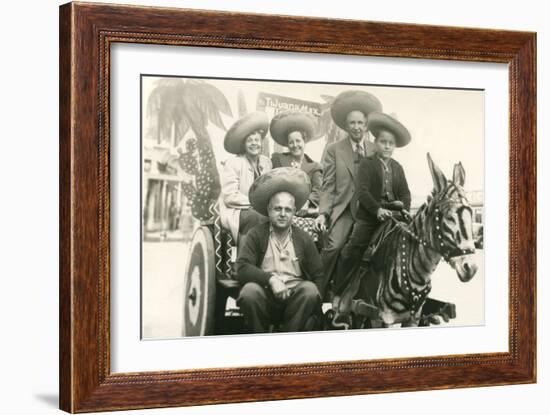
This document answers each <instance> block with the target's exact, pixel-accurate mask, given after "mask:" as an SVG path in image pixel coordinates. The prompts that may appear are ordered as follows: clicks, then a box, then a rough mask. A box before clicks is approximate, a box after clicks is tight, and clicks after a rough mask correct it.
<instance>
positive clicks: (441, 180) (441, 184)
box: [428, 153, 447, 193]
mask: <svg viewBox="0 0 550 415" xmlns="http://www.w3.org/2000/svg"><path fill="white" fill-rule="evenodd" d="M428 165H429V166H430V173H432V179H433V182H434V191H435V193H439V192H441V191H442V190H443V189H445V186H447V178H446V177H445V175H444V174H443V172H442V171H441V170H440V168H439V167H437V166H436V165H435V163H434V162H433V160H432V157H431V156H430V153H428Z"/></svg>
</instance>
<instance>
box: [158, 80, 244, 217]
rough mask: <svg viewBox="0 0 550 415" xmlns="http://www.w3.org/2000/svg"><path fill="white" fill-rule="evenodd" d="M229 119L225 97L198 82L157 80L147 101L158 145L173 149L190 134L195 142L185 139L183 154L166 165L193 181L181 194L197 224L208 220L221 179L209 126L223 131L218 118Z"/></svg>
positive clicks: (221, 122)
mask: <svg viewBox="0 0 550 415" xmlns="http://www.w3.org/2000/svg"><path fill="white" fill-rule="evenodd" d="M222 113H223V114H225V115H227V116H229V117H232V116H233V114H232V112H231V107H230V106H229V102H228V101H227V98H226V97H225V95H224V94H223V93H222V92H221V91H220V90H219V89H218V88H216V87H215V86H213V85H211V84H209V83H207V82H205V81H203V80H200V79H187V80H184V79H179V78H166V79H159V80H158V81H157V82H156V83H155V87H154V89H153V91H152V92H151V94H150V96H149V98H148V101H147V116H148V117H156V131H149V133H150V134H151V133H153V134H155V135H156V140H157V143H158V144H161V143H163V142H168V143H169V145H170V146H171V147H176V146H178V144H180V142H181V140H182V139H183V138H184V137H185V135H186V134H187V133H188V132H189V130H191V131H192V132H193V134H194V135H195V138H191V139H188V140H187V141H186V143H185V151H182V150H179V155H178V156H176V157H174V158H173V159H171V160H167V163H168V164H170V165H173V167H177V168H180V169H183V171H185V172H186V173H188V174H189V175H191V176H192V177H193V180H192V181H191V182H189V183H184V184H183V185H184V187H183V191H184V194H185V196H186V197H187V199H188V200H189V201H190V204H191V213H192V214H193V216H194V217H195V218H197V219H199V220H207V219H209V218H210V216H211V212H210V207H211V206H212V204H213V203H215V201H216V200H217V198H218V196H219V193H220V177H219V173H218V169H217V168H216V158H215V156H214V152H213V151H212V142H211V138H210V135H209V133H208V130H207V128H206V127H207V126H208V124H209V123H212V124H214V125H215V126H217V127H218V128H220V129H222V130H226V127H225V125H224V123H223V120H222V118H221V114H222Z"/></svg>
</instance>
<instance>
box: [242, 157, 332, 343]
mask: <svg viewBox="0 0 550 415" xmlns="http://www.w3.org/2000/svg"><path fill="white" fill-rule="evenodd" d="M310 190H311V184H310V181H309V178H308V177H307V174H306V173H304V172H303V171H302V170H299V169H295V168H292V167H281V168H277V169H274V170H272V171H270V172H268V173H266V174H264V175H263V176H261V177H260V178H259V179H257V180H256V181H255V182H254V184H253V185H252V187H251V189H250V194H249V196H250V203H251V204H252V206H253V208H254V209H255V210H256V211H257V212H260V213H262V214H264V215H267V216H268V217H269V222H267V223H261V224H258V225H256V226H255V227H254V228H252V229H251V230H250V231H249V232H248V234H247V235H246V237H245V238H244V243H243V246H242V249H240V251H239V256H238V259H237V280H238V281H239V282H240V283H241V285H242V289H241V291H240V295H239V298H238V299H237V304H238V305H239V307H240V308H241V311H242V312H243V314H244V316H245V320H246V322H247V326H248V329H249V330H250V331H251V332H252V333H265V332H267V331H268V329H269V325H270V324H274V323H277V324H279V329H280V331H287V332H293V331H305V330H312V329H313V328H314V327H312V324H311V322H312V321H313V320H314V319H313V318H312V317H313V316H314V315H315V314H316V313H317V312H318V311H319V310H320V306H321V295H320V293H319V288H318V284H320V283H321V282H322V280H323V275H324V273H323V265H322V262H321V257H320V255H319V253H318V252H317V249H316V248H315V245H314V243H313V240H312V239H311V237H310V236H309V235H308V234H307V233H306V232H304V231H302V230H301V229H300V228H298V227H296V226H294V225H292V224H291V223H292V218H293V216H294V214H295V213H296V210H297V209H299V208H300V207H302V206H303V204H304V203H305V202H306V200H307V199H308V196H309V192H310Z"/></svg>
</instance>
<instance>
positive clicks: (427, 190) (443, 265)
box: [60, 3, 536, 413]
mask: <svg viewBox="0 0 550 415" xmlns="http://www.w3.org/2000/svg"><path fill="white" fill-rule="evenodd" d="M535 68H536V35H535V34H534V33H528V32H512V31H500V30H499V31H497V30H489V29H466V28H455V27H453V28H451V27H439V26H425V25H407V24H390V23H376V22H366V21H349V20H330V19H317V18H305V17H289V16H270V15H259V14H258V15H252V14H239V13H226V12H212V11H209V12H207V11H198V10H185V9H168V8H151V7H134V6H119V5H106V4H81V3H69V4H66V5H63V6H61V8H60V407H61V409H63V410H65V411H68V412H72V413H74V412H91V411H106V410H121V409H138V408H153V407H172V406H187V405H199V404H206V403H223V402H245V401H259V400H273V399H291V398H305V397H319V396H342V395H354V394H366V393H379V392H389V391H392V392H398V391H411V390H425V389H441V388H457V387H473V386H489V385H503V384H515V383H531V382H535V381H536V304H535V299H536V275H535V269H536V267H535V264H536V234H535V229H536V162H535V161H536V159H535V154H536V141H535V138H536V108H535V102H536V73H535ZM419 379H422V381H420V382H419Z"/></svg>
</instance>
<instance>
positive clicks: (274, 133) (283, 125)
mask: <svg viewBox="0 0 550 415" xmlns="http://www.w3.org/2000/svg"><path fill="white" fill-rule="evenodd" d="M315 124H316V120H315V117H314V116H313V115H311V114H309V113H306V112H297V111H295V112H283V113H280V114H277V115H276V116H275V117H274V118H273V119H272V120H271V125H270V126H269V132H270V133H271V137H273V140H275V142H277V143H278V144H280V145H282V146H283V147H288V135H289V134H290V133H291V132H293V131H305V133H306V136H307V138H306V140H305V141H311V140H312V139H313V138H315V137H314V135H315Z"/></svg>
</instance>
